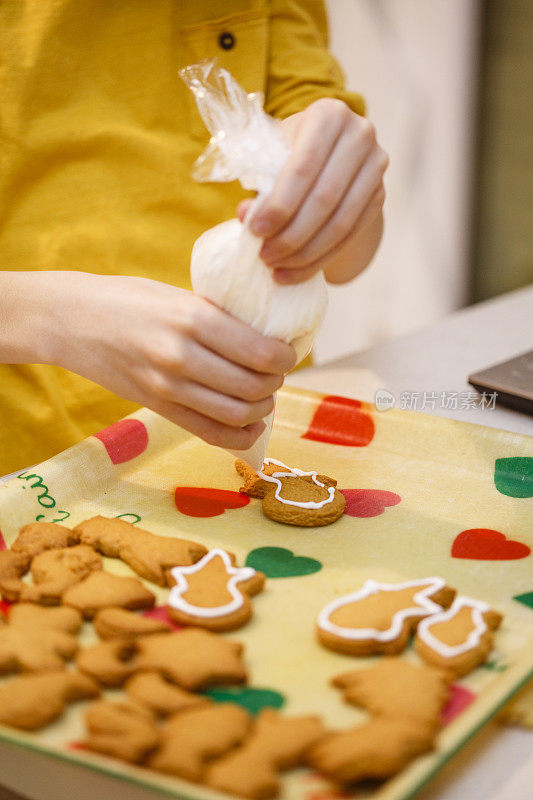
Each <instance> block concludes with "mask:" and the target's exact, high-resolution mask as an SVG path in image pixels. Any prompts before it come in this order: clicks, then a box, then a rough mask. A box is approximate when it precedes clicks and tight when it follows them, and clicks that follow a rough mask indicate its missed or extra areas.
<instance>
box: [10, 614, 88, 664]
mask: <svg viewBox="0 0 533 800" xmlns="http://www.w3.org/2000/svg"><path fill="white" fill-rule="evenodd" d="M77 649H78V641H77V639H76V638H75V637H74V636H71V635H70V634H69V633H65V631H62V630H57V629H54V628H42V629H39V630H33V629H32V628H27V627H20V628H19V627H17V626H16V625H3V626H2V627H0V674H6V673H9V672H41V671H43V670H51V669H61V667H63V665H64V662H65V661H68V660H69V659H71V658H72V656H73V655H74V653H75V652H76V650H77Z"/></svg>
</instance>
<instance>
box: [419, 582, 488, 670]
mask: <svg viewBox="0 0 533 800" xmlns="http://www.w3.org/2000/svg"><path fill="white" fill-rule="evenodd" d="M462 608H470V609H472V613H471V617H472V622H473V623H474V626H475V627H474V630H472V631H470V633H469V634H468V636H467V638H466V640H465V641H464V642H462V644H455V645H450V644H446V643H445V642H442V641H441V640H440V639H438V638H437V637H436V636H434V635H433V634H432V633H431V630H430V628H431V627H432V626H433V625H436V624H437V623H440V622H448V621H449V620H451V619H453V617H454V616H455V615H456V614H458V612H459V611H460V610H461V609H462ZM487 611H490V606H489V605H487V603H484V602H483V601H482V600H474V599H473V598H471V597H456V598H455V600H454V601H453V603H452V605H451V606H450V608H449V609H447V611H442V612H440V613H438V614H435V616H432V617H428V618H427V619H424V620H422V622H421V623H420V625H419V626H418V629H417V636H418V637H419V638H420V639H421V641H423V642H424V644H427V646H428V647H430V648H431V649H432V650H435V652H436V653H438V654H439V655H440V656H442V657H443V658H453V657H454V656H460V655H462V654H463V653H467V652H468V651H469V650H475V649H476V647H478V646H479V644H480V642H481V637H482V636H483V634H484V633H486V632H487V631H488V629H489V626H488V625H487V623H486V621H485V618H484V617H483V614H485V613H486V612H487Z"/></svg>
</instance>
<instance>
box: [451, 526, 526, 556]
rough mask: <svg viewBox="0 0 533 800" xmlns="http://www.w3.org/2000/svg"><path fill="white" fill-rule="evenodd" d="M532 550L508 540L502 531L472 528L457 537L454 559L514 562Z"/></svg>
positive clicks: (454, 545)
mask: <svg viewBox="0 0 533 800" xmlns="http://www.w3.org/2000/svg"><path fill="white" fill-rule="evenodd" d="M530 553H531V548H530V547H528V546H527V544H523V543H522V542H516V541H514V539H507V538H506V537H505V536H504V535H503V533H500V531H493V530H491V529H490V528H470V529H469V530H467V531H462V532H461V533H460V534H459V535H458V536H456V537H455V540H454V543H453V545H452V556H453V557H454V558H475V559H478V560H483V561H512V560H514V559H516V558H526V556H528V555H529V554H530Z"/></svg>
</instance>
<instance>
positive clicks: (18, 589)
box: [3, 545, 102, 605]
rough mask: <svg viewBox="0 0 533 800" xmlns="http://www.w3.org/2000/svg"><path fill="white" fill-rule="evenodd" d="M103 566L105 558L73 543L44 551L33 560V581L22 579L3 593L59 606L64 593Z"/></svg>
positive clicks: (15, 597) (7, 595)
mask: <svg viewBox="0 0 533 800" xmlns="http://www.w3.org/2000/svg"><path fill="white" fill-rule="evenodd" d="M99 569H102V558H101V556H100V555H99V554H98V553H96V552H95V551H94V550H93V549H92V547H87V546H86V545H74V547H63V548H59V549H53V550H44V551H43V552H42V553H39V555H36V556H35V558H34V559H33V560H32V562H31V573H32V576H33V584H31V583H24V582H23V581H22V580H19V581H18V583H17V584H15V583H13V584H12V586H11V588H10V590H9V591H6V590H5V587H4V590H3V594H4V595H5V597H6V599H8V600H11V601H16V600H20V601H22V602H29V603H42V604H43V605H57V604H58V603H59V602H60V600H61V595H62V594H63V592H65V591H66V590H67V589H68V588H69V587H70V586H74V585H75V584H76V583H79V581H81V580H83V578H85V577H87V575H89V574H90V573H91V572H93V571H94V570H99Z"/></svg>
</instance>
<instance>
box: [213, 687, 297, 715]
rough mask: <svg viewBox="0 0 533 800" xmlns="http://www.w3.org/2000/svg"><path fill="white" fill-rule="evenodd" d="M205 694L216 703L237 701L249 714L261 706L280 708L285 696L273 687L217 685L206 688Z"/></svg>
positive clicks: (259, 709) (257, 711) (255, 712)
mask: <svg viewBox="0 0 533 800" xmlns="http://www.w3.org/2000/svg"><path fill="white" fill-rule="evenodd" d="M203 694H206V695H207V696H208V697H210V698H211V699H212V700H216V702H217V703H238V704H239V705H240V706H244V708H246V709H247V710H248V711H249V712H250V714H258V713H259V712H260V711H261V709H263V708H281V707H282V705H284V703H285V698H284V697H283V695H282V694H280V693H279V692H275V691H274V690H273V689H254V688H253V687H250V688H243V689H241V688H239V687H238V686H235V687H233V686H229V687H228V686H219V687H214V688H212V689H206V691H205V692H203Z"/></svg>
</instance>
